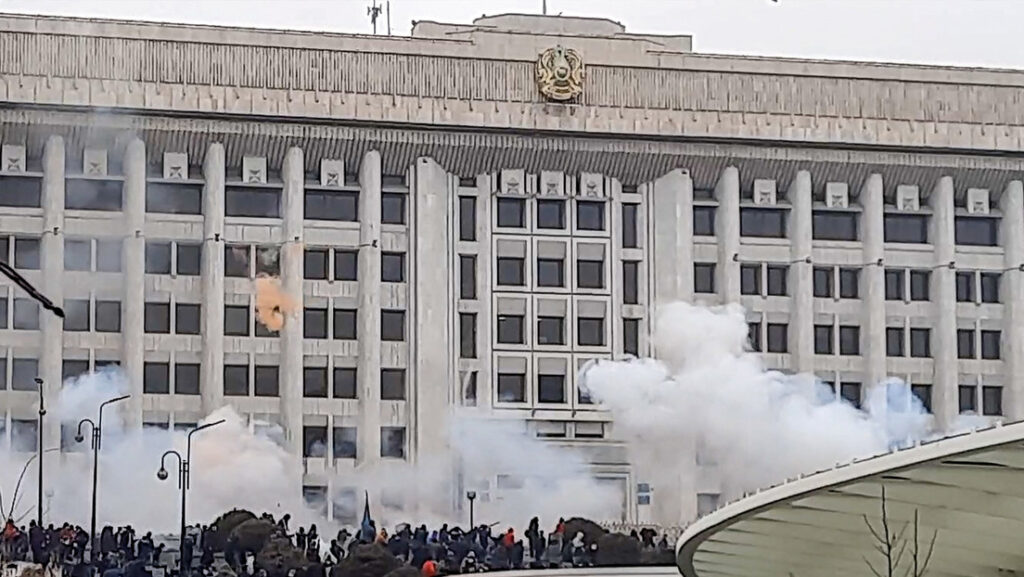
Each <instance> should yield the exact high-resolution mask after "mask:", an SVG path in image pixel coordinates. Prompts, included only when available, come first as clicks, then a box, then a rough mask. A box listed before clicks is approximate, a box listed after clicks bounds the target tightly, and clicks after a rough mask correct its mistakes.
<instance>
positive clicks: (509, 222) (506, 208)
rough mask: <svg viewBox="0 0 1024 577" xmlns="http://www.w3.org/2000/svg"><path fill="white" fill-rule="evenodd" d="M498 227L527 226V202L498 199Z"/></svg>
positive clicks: (505, 198) (519, 199)
mask: <svg viewBox="0 0 1024 577" xmlns="http://www.w3.org/2000/svg"><path fill="white" fill-rule="evenodd" d="M498 226H499V227H503V228H523V227H525V226H526V200H524V199H522V198H509V197H498Z"/></svg>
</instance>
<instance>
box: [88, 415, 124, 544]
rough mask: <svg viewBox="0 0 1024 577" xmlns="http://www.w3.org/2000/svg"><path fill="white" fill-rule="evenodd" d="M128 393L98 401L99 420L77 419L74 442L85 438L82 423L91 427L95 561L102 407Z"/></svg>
mask: <svg viewBox="0 0 1024 577" xmlns="http://www.w3.org/2000/svg"><path fill="white" fill-rule="evenodd" d="M128 397H129V395H124V396H121V397H117V398H115V399H110V400H109V401H103V402H102V403H100V411H99V412H100V417H99V420H97V421H96V422H93V420H92V419H90V418H88V417H87V418H85V419H82V420H81V421H78V434H77V435H75V442H77V443H81V442H82V441H83V440H85V437H83V436H82V425H84V424H86V423H89V426H90V427H91V428H92V522H91V524H90V525H89V561H90V562H95V561H96V486H97V484H98V482H99V470H100V441H101V439H102V438H103V437H102V435H103V409H104V407H106V406H107V405H109V404H111V403H116V402H118V401H123V400H125V399H127V398H128Z"/></svg>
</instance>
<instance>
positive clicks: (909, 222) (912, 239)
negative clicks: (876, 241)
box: [882, 214, 928, 244]
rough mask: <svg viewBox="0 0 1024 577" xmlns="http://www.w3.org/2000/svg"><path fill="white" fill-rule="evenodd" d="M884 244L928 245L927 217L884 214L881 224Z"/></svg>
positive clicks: (921, 215)
mask: <svg viewBox="0 0 1024 577" xmlns="http://www.w3.org/2000/svg"><path fill="white" fill-rule="evenodd" d="M882 228H883V236H884V239H885V242H902V243H909V244H928V216H927V215H923V214H886V215H885V217H884V222H883V224H882Z"/></svg>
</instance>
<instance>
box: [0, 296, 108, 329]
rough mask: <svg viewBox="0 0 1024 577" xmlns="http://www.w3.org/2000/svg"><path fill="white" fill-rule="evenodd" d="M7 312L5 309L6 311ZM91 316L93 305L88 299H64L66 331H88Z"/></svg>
mask: <svg viewBox="0 0 1024 577" xmlns="http://www.w3.org/2000/svg"><path fill="white" fill-rule="evenodd" d="M4 302H5V303H6V302H7V301H6V300H5V301H4ZM4 308H6V307H4ZM6 312H7V311H6V310H5V311H4V313H6ZM91 317H92V306H91V305H90V303H89V300H88V299H64V330H65V331H71V332H79V331H88V330H89V327H90V325H91V322H90V321H91Z"/></svg>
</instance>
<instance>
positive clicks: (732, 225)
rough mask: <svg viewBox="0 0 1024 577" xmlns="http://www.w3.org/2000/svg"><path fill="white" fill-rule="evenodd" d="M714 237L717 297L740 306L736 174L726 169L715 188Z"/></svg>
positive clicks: (731, 167)
mask: <svg viewBox="0 0 1024 577" xmlns="http://www.w3.org/2000/svg"><path fill="white" fill-rule="evenodd" d="M715 198H717V199H718V210H716V211H715V237H716V238H717V239H718V270H717V273H716V275H717V279H716V280H717V283H718V294H719V295H721V297H722V302H724V303H738V302H740V263H739V262H737V261H736V259H735V257H736V255H737V254H739V252H740V171H739V169H737V168H736V167H735V166H730V167H728V168H726V169H725V170H723V171H722V176H720V177H719V178H718V184H717V185H715Z"/></svg>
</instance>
